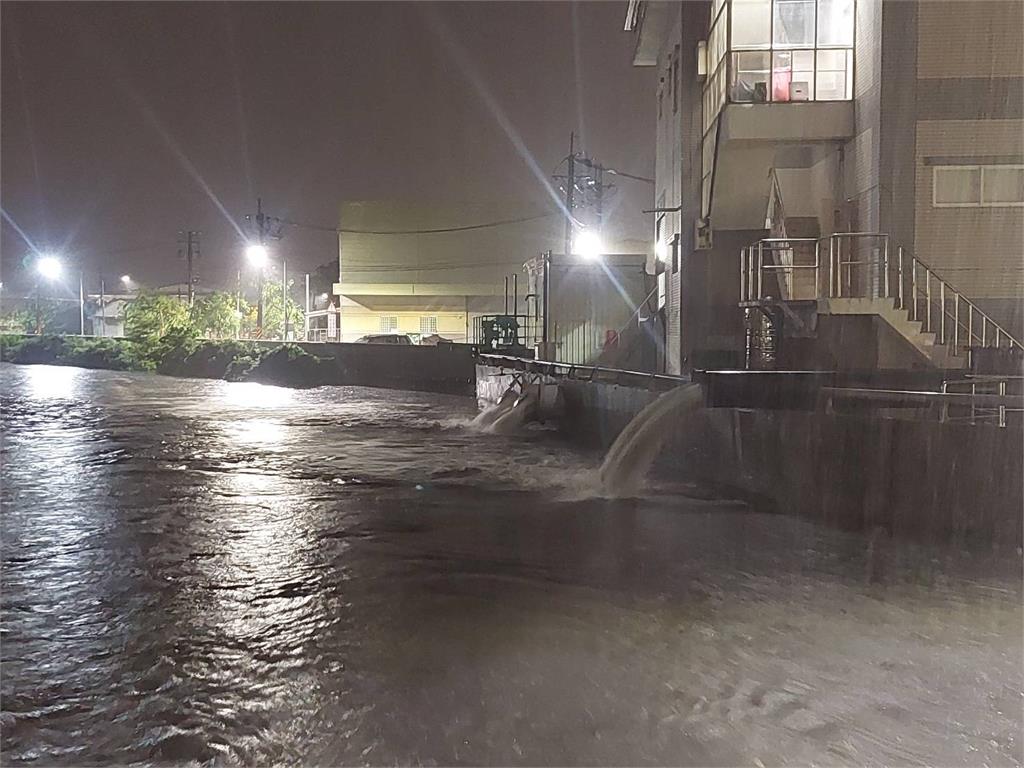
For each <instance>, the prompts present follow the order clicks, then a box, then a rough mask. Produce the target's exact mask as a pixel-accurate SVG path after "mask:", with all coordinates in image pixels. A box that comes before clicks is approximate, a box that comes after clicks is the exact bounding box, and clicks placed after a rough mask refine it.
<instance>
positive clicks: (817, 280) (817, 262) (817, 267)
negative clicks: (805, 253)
mask: <svg viewBox="0 0 1024 768" xmlns="http://www.w3.org/2000/svg"><path fill="white" fill-rule="evenodd" d="M820 243H821V241H819V240H815V241H814V298H815V299H820V298H821V248H820V247H819V246H820Z"/></svg>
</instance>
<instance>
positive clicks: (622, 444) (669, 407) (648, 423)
mask: <svg viewBox="0 0 1024 768" xmlns="http://www.w3.org/2000/svg"><path fill="white" fill-rule="evenodd" d="M703 398H704V395H703V392H702V391H701V388H700V385H699V384H683V385H682V386H679V387H676V388H675V389H672V390H670V391H668V392H666V393H665V394H663V395H661V396H660V397H659V398H658V399H657V400H655V401H654V402H652V403H650V404H649V405H647V407H645V408H644V409H643V410H642V411H640V413H638V414H637V415H636V416H634V417H633V420H632V421H631V422H629V424H627V425H626V428H625V429H623V430H622V432H620V433H619V436H618V437H617V438H615V442H614V443H612V446H611V448H609V449H608V453H607V454H605V457H604V462H603V463H602V464H601V473H600V477H601V486H602V488H603V489H604V491H605V493H607V494H608V495H610V496H628V495H630V494H633V493H635V492H636V491H637V490H638V489H639V488H640V485H641V483H642V482H643V480H644V478H645V477H646V476H647V472H648V471H649V470H650V468H651V465H652V464H653V463H654V459H655V458H656V457H657V455H658V451H659V450H660V449H661V446H662V445H663V444H664V443H665V441H666V440H667V439H668V438H669V436H670V435H672V434H673V433H674V432H677V431H678V430H679V429H680V428H681V424H680V418H681V417H684V416H685V415H686V414H689V413H692V412H694V411H696V410H697V409H698V408H700V407H701V405H702V403H703Z"/></svg>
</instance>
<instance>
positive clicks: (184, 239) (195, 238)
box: [178, 229, 202, 307]
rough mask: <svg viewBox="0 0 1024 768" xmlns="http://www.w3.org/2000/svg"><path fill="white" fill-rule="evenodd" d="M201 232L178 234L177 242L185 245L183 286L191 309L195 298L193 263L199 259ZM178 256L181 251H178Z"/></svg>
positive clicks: (191, 231) (189, 231) (190, 231)
mask: <svg viewBox="0 0 1024 768" xmlns="http://www.w3.org/2000/svg"><path fill="white" fill-rule="evenodd" d="M201 234H202V233H201V232H196V231H194V230H191V229H190V230H188V231H187V232H179V233H178V242H179V243H184V245H185V253H184V256H185V285H186V298H187V300H188V305H189V306H190V307H191V306H192V304H193V302H194V301H195V298H196V290H195V284H196V279H197V278H196V273H195V261H196V259H198V258H199V236H200V235H201ZM178 253H179V254H180V253H181V251H180V250H179V251H178Z"/></svg>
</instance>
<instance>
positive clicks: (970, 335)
mask: <svg viewBox="0 0 1024 768" xmlns="http://www.w3.org/2000/svg"><path fill="white" fill-rule="evenodd" d="M972 344H974V305H973V304H971V303H970V302H968V303H967V346H968V347H969V346H971V345H972Z"/></svg>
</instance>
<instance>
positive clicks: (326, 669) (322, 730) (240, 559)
mask: <svg viewBox="0 0 1024 768" xmlns="http://www.w3.org/2000/svg"><path fill="white" fill-rule="evenodd" d="M0 386H2V389H0V392H2V408H3V413H2V426H3V446H2V451H3V453H2V460H3V467H2V496H0V499H2V503H3V515H2V534H3V546H2V553H3V584H2V587H3V594H2V609H3V615H2V638H0V639H2V687H0V694H2V714H0V727H2V743H0V746H2V751H3V755H2V758H3V761H4V763H5V764H14V763H19V762H32V761H34V762H36V763H38V764H45V765H53V764H76V765H78V764H86V763H89V764H95V763H105V762H106V763H109V762H117V763H128V762H134V761H157V762H160V761H167V762H170V761H173V762H187V761H199V762H206V761H213V762H216V763H228V764H269V763H271V762H280V761H284V762H299V763H304V764H385V763H387V764H393V763H401V764H412V763H417V764H418V763H426V764H439V765H447V764H460V763H469V764H479V763H489V764H558V765H562V764H631V765H636V764H672V765H759V764H763V765H772V764H780V763H786V764H810V763H819V764H820V763H825V764H830V765H837V764H856V765H863V764H881V763H889V764H892V763H896V764H941V765H971V766H975V765H981V764H988V765H1015V764H1017V765H1019V764H1020V763H1021V759H1022V758H1021V741H1020V732H1021V725H1022V723H1021V710H1022V699H1021V691H1022V670H1021V654H1022V643H1021V624H1022V611H1021V607H1020V602H1021V590H1020V563H1019V561H1014V562H1010V563H1005V562H1002V561H998V562H993V561H992V559H991V557H986V556H984V555H983V554H978V553H973V554H972V553H961V552H934V551H925V550H918V549H914V548H910V547H902V546H901V547H899V548H897V547H896V545H894V544H892V543H891V542H884V541H882V540H880V539H877V538H876V540H875V541H873V542H872V541H870V540H868V539H866V538H864V537H861V536H853V535H849V534H841V533H838V532H834V531H829V530H826V529H823V528H821V527H818V526H815V525H812V524H810V523H807V522H802V521H799V520H795V519H792V518H789V517H786V516H782V515H776V516H769V515H763V514H758V513H756V512H754V511H751V510H750V509H747V508H745V507H744V506H742V505H740V504H737V503H733V502H730V501H729V500H727V499H716V498H713V497H712V496H711V494H709V493H707V492H705V491H702V490H701V489H700V488H695V487H691V486H686V485H679V484H677V485H675V486H664V485H663V486H660V487H655V488H653V490H651V491H650V492H649V495H647V496H646V497H644V498H640V499H632V500H618V501H610V500H603V499H599V498H594V497H592V496H588V493H587V490H586V489H587V488H588V487H590V486H592V485H593V481H594V480H595V479H596V475H597V471H598V467H599V466H600V461H601V457H600V456H599V455H597V454H591V453H580V452H577V451H574V450H572V449H570V448H568V447H567V446H565V445H562V444H560V443H559V441H558V440H557V438H556V437H554V436H553V435H552V434H551V433H548V432H542V431H527V432H526V433H523V434H519V435H513V436H502V435H493V434H480V433H478V432H474V431H473V430H472V429H470V428H468V427H467V424H468V422H469V421H470V419H471V417H472V416H473V414H474V412H475V406H474V404H472V403H470V402H468V401H466V400H463V399H459V398H451V397H443V396H437V395H425V394H410V393H404V392H389V391H385V390H368V389H358V388H343V387H337V388H334V387H328V388H322V389H317V390H312V391H293V390H287V389H278V388H273V387H265V386H261V385H256V384H231V383H225V382H219V381H191V380H183V379H173V378H164V377H159V376H147V375H134V374H123V373H115V372H109V371H85V370H80V369H74V368H55V367H46V366H24V367H15V366H9V365H3V366H0ZM879 563H881V565H879Z"/></svg>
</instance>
